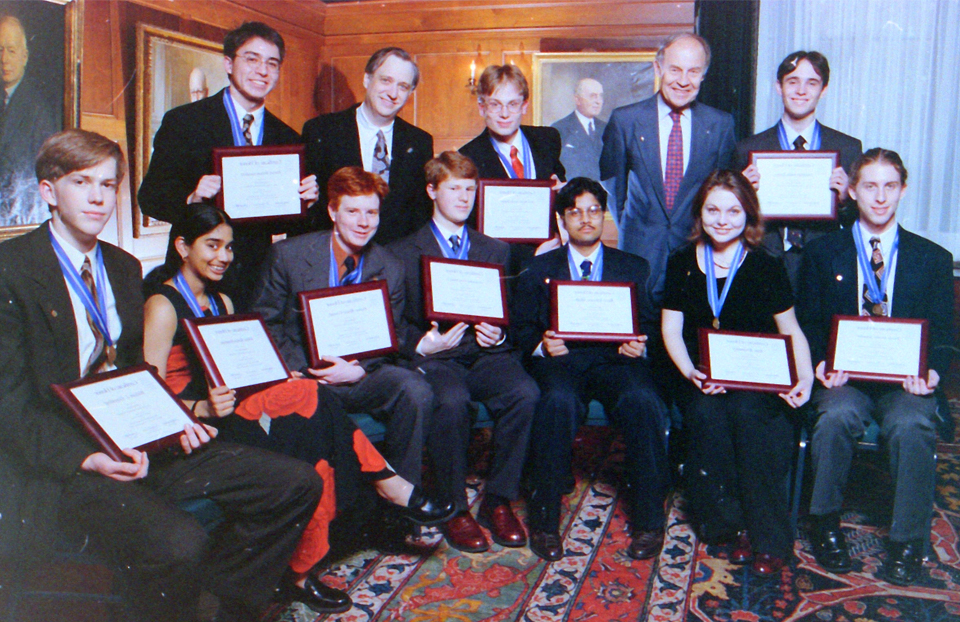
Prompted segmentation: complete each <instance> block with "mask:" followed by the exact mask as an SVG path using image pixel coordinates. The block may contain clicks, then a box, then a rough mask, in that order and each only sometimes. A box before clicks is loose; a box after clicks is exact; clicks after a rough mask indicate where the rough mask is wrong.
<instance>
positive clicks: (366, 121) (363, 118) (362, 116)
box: [357, 102, 396, 136]
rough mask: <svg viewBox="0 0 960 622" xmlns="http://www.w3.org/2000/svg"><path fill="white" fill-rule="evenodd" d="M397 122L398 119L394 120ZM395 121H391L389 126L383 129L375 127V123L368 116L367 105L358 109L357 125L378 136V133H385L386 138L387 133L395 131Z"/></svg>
mask: <svg viewBox="0 0 960 622" xmlns="http://www.w3.org/2000/svg"><path fill="white" fill-rule="evenodd" d="M395 120H396V119H394V121H395ZM394 121H391V122H390V123H388V124H387V125H384V126H383V127H380V126H378V125H374V124H373V122H372V121H371V120H370V117H369V116H367V103H366V102H363V103H361V104H360V106H359V107H358V108H357V124H359V125H363V127H364V129H365V130H368V131H369V132H371V133H373V134H376V133H377V132H383V134H384V136H386V135H387V133H389V132H391V131H393V123H394Z"/></svg>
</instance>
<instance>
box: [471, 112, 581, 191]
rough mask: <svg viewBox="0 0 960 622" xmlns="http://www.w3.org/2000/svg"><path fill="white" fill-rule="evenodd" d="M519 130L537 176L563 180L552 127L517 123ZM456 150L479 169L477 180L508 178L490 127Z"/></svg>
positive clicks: (555, 137) (563, 176)
mask: <svg viewBox="0 0 960 622" xmlns="http://www.w3.org/2000/svg"><path fill="white" fill-rule="evenodd" d="M520 131H521V132H523V135H524V136H526V137H527V142H528V143H529V144H530V151H531V155H532V157H533V166H534V168H535V169H536V170H537V179H550V176H551V175H556V176H557V177H559V178H560V181H565V180H566V179H567V177H566V171H564V168H563V164H561V162H560V132H558V131H557V130H555V129H553V128H552V127H536V126H533V125H521V126H520ZM460 153H462V154H463V155H465V156H467V157H468V158H470V159H471V160H473V163H474V164H476V165H477V168H478V169H479V170H480V178H481V179H509V177H510V176H509V175H507V171H505V170H504V169H503V163H502V162H501V161H500V158H499V157H498V156H497V152H496V150H495V149H494V148H493V143H491V142H490V130H488V129H484V130H483V133H482V134H480V135H479V136H477V137H476V138H474V139H473V140H471V141H470V142H468V143H467V144H466V145H464V146H463V147H460Z"/></svg>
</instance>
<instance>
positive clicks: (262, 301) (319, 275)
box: [251, 231, 404, 371]
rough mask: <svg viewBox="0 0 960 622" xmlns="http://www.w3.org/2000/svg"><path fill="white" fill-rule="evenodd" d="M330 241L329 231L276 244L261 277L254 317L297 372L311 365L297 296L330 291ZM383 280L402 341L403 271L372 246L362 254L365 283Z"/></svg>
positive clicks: (368, 363) (375, 362)
mask: <svg viewBox="0 0 960 622" xmlns="http://www.w3.org/2000/svg"><path fill="white" fill-rule="evenodd" d="M331 235H332V234H331V233H330V232H329V231H323V232H313V233H307V234H304V235H300V236H297V237H295V238H289V239H287V240H284V241H282V242H279V243H277V244H274V245H273V247H272V248H271V250H270V257H269V259H267V261H266V262H265V264H264V269H263V272H262V273H261V275H260V283H259V285H258V287H257V293H256V297H255V299H254V302H253V308H252V309H251V311H252V312H253V313H259V314H261V315H262V316H263V319H264V321H265V322H266V324H267V329H268V330H269V331H270V334H271V335H272V336H273V340H274V341H275V342H276V343H277V347H278V348H279V349H280V355H281V356H283V360H284V361H286V363H287V366H288V367H289V368H290V369H293V370H303V369H306V368H307V367H309V365H310V349H309V345H308V344H309V342H308V341H307V334H306V327H305V326H304V322H303V310H302V309H301V307H300V300H299V299H298V297H297V295H298V294H299V293H300V292H308V291H312V290H315V289H324V288H327V287H329V286H330V237H331ZM380 280H386V281H387V286H388V288H389V290H390V306H391V308H392V311H393V320H394V324H395V327H396V330H397V339H398V341H399V340H400V339H401V337H402V335H403V334H404V331H403V323H402V318H403V308H404V284H403V265H402V264H401V263H400V262H398V261H396V260H395V259H394V258H393V256H392V255H390V253H388V252H387V251H386V250H384V249H383V248H382V247H380V246H378V245H376V244H374V243H371V245H370V246H368V247H367V249H366V250H365V252H364V259H363V275H362V282H364V283H367V282H369V281H380ZM357 328H358V329H362V327H361V326H358V327H357ZM401 345H402V344H401ZM382 362H383V359H382V358H376V359H365V360H364V361H363V362H362V365H363V367H364V369H367V370H368V371H370V370H372V369H374V368H376V367H377V366H379V365H380V364H381V363H382Z"/></svg>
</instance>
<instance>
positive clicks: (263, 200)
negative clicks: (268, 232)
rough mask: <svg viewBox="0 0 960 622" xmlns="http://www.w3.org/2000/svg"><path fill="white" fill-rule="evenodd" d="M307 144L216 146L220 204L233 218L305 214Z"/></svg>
mask: <svg viewBox="0 0 960 622" xmlns="http://www.w3.org/2000/svg"><path fill="white" fill-rule="evenodd" d="M304 153H305V147H304V145H284V146H271V147H217V148H215V149H214V150H213V170H214V173H215V174H216V175H219V176H220V177H221V191H220V193H219V194H218V195H217V205H218V206H219V207H220V208H221V209H223V210H224V211H225V212H227V213H228V214H230V217H231V218H232V219H233V221H234V222H257V221H265V220H271V221H276V220H295V219H299V218H301V217H303V216H305V215H306V209H307V206H306V202H304V201H301V199H300V181H301V180H302V179H303V178H304V177H305V167H304V161H303V158H304Z"/></svg>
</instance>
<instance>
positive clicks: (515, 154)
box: [510, 147, 525, 179]
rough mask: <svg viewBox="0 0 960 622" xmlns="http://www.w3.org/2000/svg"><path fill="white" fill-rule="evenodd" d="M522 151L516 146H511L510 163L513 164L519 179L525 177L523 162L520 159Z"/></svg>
mask: <svg viewBox="0 0 960 622" xmlns="http://www.w3.org/2000/svg"><path fill="white" fill-rule="evenodd" d="M519 156H520V151H518V150H517V148H516V147H510V165H511V166H513V172H514V173H516V174H517V178H518V179H525V178H524V176H523V162H521V161H520V157H519Z"/></svg>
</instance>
